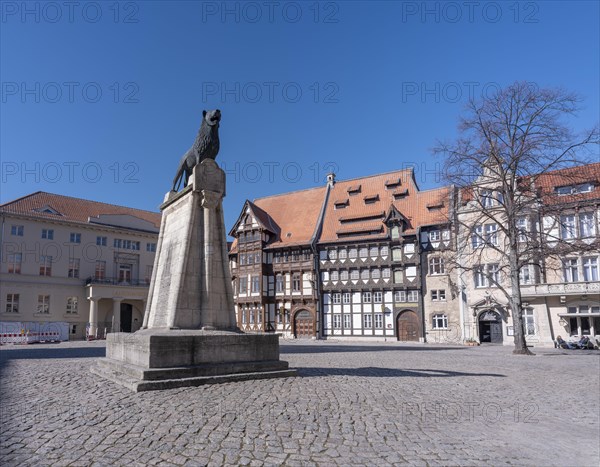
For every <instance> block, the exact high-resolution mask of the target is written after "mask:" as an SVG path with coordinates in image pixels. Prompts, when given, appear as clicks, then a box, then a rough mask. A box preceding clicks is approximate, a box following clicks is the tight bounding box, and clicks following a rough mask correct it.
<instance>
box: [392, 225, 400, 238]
mask: <svg viewBox="0 0 600 467" xmlns="http://www.w3.org/2000/svg"><path fill="white" fill-rule="evenodd" d="M399 238H400V227H399V226H397V225H395V226H393V227H392V240H398V239H399Z"/></svg>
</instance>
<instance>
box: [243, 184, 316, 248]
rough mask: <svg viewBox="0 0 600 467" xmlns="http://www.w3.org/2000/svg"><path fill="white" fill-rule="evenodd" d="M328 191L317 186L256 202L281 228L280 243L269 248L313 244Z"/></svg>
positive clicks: (278, 241) (259, 199)
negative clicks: (312, 240)
mask: <svg viewBox="0 0 600 467" xmlns="http://www.w3.org/2000/svg"><path fill="white" fill-rule="evenodd" d="M325 190H326V187H317V188H310V189H308V190H301V191H293V192H290V193H283V194H281V195H275V196H268V197H265V198H258V199H255V200H254V204H255V205H256V206H258V207H259V208H260V209H262V210H263V211H265V212H266V213H267V214H268V215H269V217H270V218H271V219H273V221H274V222H275V224H276V225H277V226H278V227H279V229H280V232H279V235H278V238H277V240H276V241H275V242H274V243H271V244H270V245H269V248H279V247H284V246H295V245H307V244H309V243H310V241H311V239H312V237H313V235H314V233H315V230H316V227H317V222H318V220H319V214H320V213H321V208H322V206H323V201H324V199H325Z"/></svg>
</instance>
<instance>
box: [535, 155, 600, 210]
mask: <svg viewBox="0 0 600 467" xmlns="http://www.w3.org/2000/svg"><path fill="white" fill-rule="evenodd" d="M590 182H591V183H593V185H594V187H593V188H592V191H590V192H588V193H578V194H572V195H559V194H558V193H557V192H556V189H557V188H559V187H564V186H568V185H579V184H583V183H590ZM535 185H536V187H538V188H539V189H541V191H542V199H543V201H544V204H546V205H555V204H567V203H575V202H581V201H585V200H593V199H600V162H597V163H594V164H586V165H580V166H577V167H570V168H568V169H561V170H554V171H552V172H548V173H545V174H540V175H538V176H537V177H536V178H535Z"/></svg>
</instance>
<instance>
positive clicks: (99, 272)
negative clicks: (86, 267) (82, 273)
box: [94, 261, 106, 280]
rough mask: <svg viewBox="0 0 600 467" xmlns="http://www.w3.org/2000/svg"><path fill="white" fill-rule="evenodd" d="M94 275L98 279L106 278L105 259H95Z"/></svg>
mask: <svg viewBox="0 0 600 467" xmlns="http://www.w3.org/2000/svg"><path fill="white" fill-rule="evenodd" d="M94 277H95V278H96V279H100V280H102V279H105V278H106V261H96V270H95V271H94Z"/></svg>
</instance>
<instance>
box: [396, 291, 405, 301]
mask: <svg viewBox="0 0 600 467" xmlns="http://www.w3.org/2000/svg"><path fill="white" fill-rule="evenodd" d="M394 301H395V302H396V303H404V302H405V301H406V292H405V291H404V290H397V291H396V292H394Z"/></svg>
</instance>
